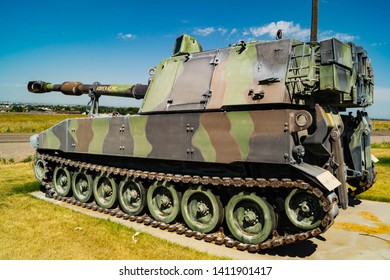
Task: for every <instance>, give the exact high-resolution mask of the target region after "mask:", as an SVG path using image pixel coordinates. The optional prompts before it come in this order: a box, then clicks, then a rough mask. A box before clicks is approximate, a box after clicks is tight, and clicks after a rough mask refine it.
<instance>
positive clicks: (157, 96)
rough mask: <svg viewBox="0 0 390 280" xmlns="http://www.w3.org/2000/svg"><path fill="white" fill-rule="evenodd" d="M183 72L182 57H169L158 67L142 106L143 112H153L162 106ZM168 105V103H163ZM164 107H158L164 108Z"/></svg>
mask: <svg viewBox="0 0 390 280" xmlns="http://www.w3.org/2000/svg"><path fill="white" fill-rule="evenodd" d="M182 72H183V62H182V59H181V58H169V59H166V60H164V61H162V62H161V63H160V64H159V65H158V66H157V67H156V73H155V74H154V75H153V77H152V79H151V83H150V85H149V88H148V92H147V94H146V96H145V98H144V102H143V103H142V106H141V112H143V113H145V112H151V111H154V110H156V109H157V108H158V107H159V106H161V104H162V103H164V101H166V100H167V99H168V98H169V94H170V93H171V91H172V87H173V85H174V83H175V81H176V77H177V76H179V75H180V74H181V73H182ZM162 106H166V104H162ZM162 109H163V108H158V110H162Z"/></svg>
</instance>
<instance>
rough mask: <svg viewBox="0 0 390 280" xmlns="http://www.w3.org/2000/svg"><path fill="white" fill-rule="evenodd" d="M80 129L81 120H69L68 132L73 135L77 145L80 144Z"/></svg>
mask: <svg viewBox="0 0 390 280" xmlns="http://www.w3.org/2000/svg"><path fill="white" fill-rule="evenodd" d="M78 128H79V120H78V119H69V120H68V132H69V134H70V135H72V137H73V139H74V141H75V142H76V144H77V143H78V142H79V141H78V139H77V135H76V131H77V129H78Z"/></svg>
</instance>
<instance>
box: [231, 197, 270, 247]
mask: <svg viewBox="0 0 390 280" xmlns="http://www.w3.org/2000/svg"><path fill="white" fill-rule="evenodd" d="M225 216H226V223H227V226H228V228H229V230H230V232H231V233H232V234H233V236H234V237H235V238H236V239H237V240H239V241H240V242H242V243H246V244H258V243H261V242H263V241H265V240H266V239H267V238H268V237H269V236H270V234H271V232H272V231H273V230H274V229H275V228H276V218H275V212H274V210H273V208H272V207H271V206H270V205H269V204H268V203H267V202H266V201H265V200H264V199H263V198H261V197H259V196H257V195H256V194H255V193H246V192H241V193H239V194H237V195H235V196H233V197H232V198H231V199H230V200H229V202H228V204H227V206H226V213H225Z"/></svg>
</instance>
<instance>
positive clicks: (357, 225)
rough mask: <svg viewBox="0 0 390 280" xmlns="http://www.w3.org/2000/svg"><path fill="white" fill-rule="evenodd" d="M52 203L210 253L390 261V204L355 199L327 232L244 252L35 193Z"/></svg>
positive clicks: (263, 257) (234, 256)
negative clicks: (295, 241) (260, 249)
mask: <svg viewBox="0 0 390 280" xmlns="http://www.w3.org/2000/svg"><path fill="white" fill-rule="evenodd" d="M32 195H33V196H35V197H38V198H40V199H43V200H46V201H48V202H51V203H55V204H58V205H61V206H63V207H67V208H70V209H72V210H74V211H78V212H82V213H84V214H86V215H90V216H93V217H97V218H101V219H110V220H111V221H113V222H115V223H120V224H123V225H125V226H127V227H131V228H133V229H135V230H136V231H137V232H139V233H141V234H142V232H147V233H150V234H152V235H155V236H158V237H160V238H162V239H165V240H168V241H171V242H174V243H178V244H180V245H183V246H187V247H191V248H194V249H197V250H199V251H204V252H208V253H210V254H214V255H219V256H224V257H228V258H232V259H238V260H249V259H257V260H291V259H305V260H306V259H307V260H359V259H360V260H389V259H390V215H389V213H390V203H380V202H372V201H358V200H357V201H353V202H352V204H353V205H352V206H350V207H349V208H348V209H347V210H341V212H340V214H339V216H338V217H337V218H336V221H335V224H334V225H333V226H332V227H331V228H330V229H329V230H328V231H327V232H325V233H324V234H323V235H321V236H319V237H318V238H312V239H309V240H305V241H302V242H299V243H296V244H292V245H288V246H284V247H281V248H277V249H273V250H267V251H264V252H260V253H255V254H252V253H248V252H241V251H238V250H233V249H229V248H226V247H224V246H217V245H214V244H209V243H207V242H204V241H199V240H196V239H194V238H187V237H185V236H182V235H178V234H176V233H169V232H167V231H162V230H159V229H156V228H153V227H151V226H145V225H143V224H138V223H136V222H130V221H128V220H127V221H126V220H123V219H119V218H116V217H111V216H109V215H105V214H102V213H99V212H94V211H92V210H88V209H85V208H82V207H78V206H74V205H71V204H68V203H65V202H60V201H57V200H54V199H48V198H46V197H45V196H44V194H43V193H42V192H35V193H33V194H32Z"/></svg>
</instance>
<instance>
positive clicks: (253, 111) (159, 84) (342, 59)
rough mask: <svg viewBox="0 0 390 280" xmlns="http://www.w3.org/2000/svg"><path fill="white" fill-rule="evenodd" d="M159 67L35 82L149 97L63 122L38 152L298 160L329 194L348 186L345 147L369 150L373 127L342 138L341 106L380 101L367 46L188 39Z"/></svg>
mask: <svg viewBox="0 0 390 280" xmlns="http://www.w3.org/2000/svg"><path fill="white" fill-rule="evenodd" d="M150 73H151V74H153V75H152V77H151V78H150V81H149V84H148V85H147V86H146V85H131V84H129V85H100V84H93V85H83V84H81V83H79V82H65V83H63V84H61V85H55V84H50V83H44V82H41V81H36V82H30V83H29V85H28V88H29V90H30V91H32V92H34V93H42V92H46V91H61V92H63V93H64V94H76V95H79V94H85V93H90V92H93V93H95V94H96V95H97V96H99V95H111V96H124V97H131V98H143V103H142V106H141V108H140V110H139V114H138V115H134V116H101V115H100V116H99V115H97V116H93V117H91V118H86V119H72V120H66V121H64V122H61V123H59V124H58V125H55V126H53V127H52V128H50V129H48V130H46V131H44V132H42V133H41V134H40V135H39V144H38V149H43V150H54V151H57V150H58V151H63V152H67V153H73V154H83V155H98V156H114V157H115V156H119V157H121V160H122V161H126V160H129V161H131V160H132V159H133V158H136V159H157V160H169V161H177V162H180V163H183V164H185V163H186V162H197V163H198V164H201V163H208V164H211V163H217V164H225V166H226V167H228V166H227V165H231V166H234V163H251V164H252V163H253V164H254V165H250V166H252V167H250V168H252V169H253V170H254V171H253V170H252V171H253V172H254V173H256V170H260V169H261V168H262V167H260V166H261V164H263V166H264V165H266V164H271V165H272V164H275V166H279V167H280V166H281V165H283V166H286V165H289V166H290V167H291V166H293V167H294V168H296V170H299V172H302V173H303V174H306V175H307V176H308V177H309V178H311V180H314V181H315V180H317V181H316V182H317V183H318V185H322V186H323V187H325V188H327V189H329V190H330V189H333V188H335V187H337V186H339V185H340V184H341V185H342V187H343V188H345V187H346V184H345V178H344V177H345V172H344V169H343V168H344V167H342V168H338V167H337V166H344V157H343V146H346V145H352V146H351V150H355V149H356V147H361V145H360V144H361V143H362V141H363V140H362V138H363V137H362V136H361V134H362V131H363V130H364V131H366V130H365V128H361V127H360V126H359V127H358V129H357V130H356V132H355V133H354V134H353V133H351V135H352V136H351V138H350V140H351V143H349V142H348V143H342V141H346V140H343V139H344V138H342V136H341V135H342V134H343V126H344V124H343V120H342V119H341V117H340V114H339V108H342V109H344V108H349V107H366V106H369V105H371V104H372V102H373V78H374V76H373V71H372V68H371V63H370V61H369V60H368V58H367V54H366V52H365V51H364V50H363V49H362V48H361V47H356V46H355V45H353V44H352V43H350V44H344V43H342V42H340V41H338V40H336V39H329V40H325V41H322V42H319V43H310V44H309V43H303V42H299V41H296V40H292V39H281V40H277V41H272V42H263V41H252V42H247V43H245V42H240V43H238V44H236V45H233V46H230V47H228V48H222V49H215V50H210V51H202V47H201V45H200V44H199V43H198V42H197V41H196V40H195V39H194V38H192V37H190V36H187V35H183V36H181V37H179V38H178V39H177V41H176V44H175V47H174V50H173V55H172V56H171V57H170V58H167V59H165V60H163V61H162V62H160V63H159V64H158V65H157V66H156V67H155V68H153V70H152V71H150ZM364 125H365V123H364V122H362V126H364ZM364 127H366V126H364ZM368 137H369V133H368ZM363 146H364V153H365V154H366V156H365V157H367V158H370V157H369V155H368V154H369V153H370V150H369V147H368V146H369V145H368V146H367V145H363ZM305 149H306V151H307V152H306V153H305ZM370 163H371V161H370V160H367V164H370ZM226 164H227V165H226ZM367 164H366V166H359V167H358V168H357V169H358V172H361V173H363V172H365V171H366V169H368V168H369V167H368V166H367ZM231 166H230V167H229V168H232V167H231ZM243 166H245V165H241V167H240V168H244V167H243ZM247 166H249V165H247ZM253 166H254V167H253ZM348 167H350V168H351V166H348ZM168 169H169V168H168ZM244 169H245V168H244ZM276 169H278V167H277V168H276ZM283 172H284V171H283V169H281V170H280V172H279V174H278V176H281V177H283ZM358 172H357V173H356V174H358ZM254 176H256V174H254ZM336 178H337V179H336ZM344 202H345V201H344Z"/></svg>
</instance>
